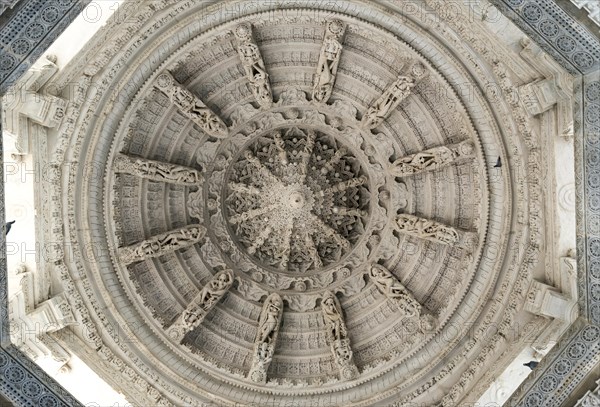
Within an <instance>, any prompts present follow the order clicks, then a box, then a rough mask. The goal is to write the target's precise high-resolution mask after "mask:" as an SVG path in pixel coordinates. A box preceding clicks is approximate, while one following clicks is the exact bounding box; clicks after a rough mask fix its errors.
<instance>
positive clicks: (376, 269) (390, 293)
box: [369, 264, 422, 317]
mask: <svg viewBox="0 0 600 407" xmlns="http://www.w3.org/2000/svg"><path fill="white" fill-rule="evenodd" d="M369 276H370V278H371V281H373V283H374V284H375V286H376V287H377V289H378V290H379V291H380V292H381V293H382V294H384V295H385V296H386V297H387V298H389V299H391V300H393V301H395V302H396V304H397V305H398V307H399V308H400V309H401V310H402V311H403V313H404V315H405V316H407V317H417V316H419V315H420V313H421V308H422V307H421V304H419V302H418V301H417V300H415V298H414V297H413V296H412V294H411V293H410V292H409V291H408V290H407V289H406V288H405V287H404V286H403V285H402V284H401V283H400V282H399V281H398V280H397V279H396V278H395V277H394V276H393V274H392V273H390V272H389V270H387V269H386V268H385V267H383V266H381V265H379V264H373V265H372V266H371V268H370V270H369Z"/></svg>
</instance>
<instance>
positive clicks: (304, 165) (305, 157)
mask: <svg viewBox="0 0 600 407" xmlns="http://www.w3.org/2000/svg"><path fill="white" fill-rule="evenodd" d="M316 138H317V133H316V132H315V131H314V130H308V135H307V137H306V145H305V146H304V152H303V153H302V162H301V163H300V171H301V182H304V180H305V178H306V174H307V173H308V164H309V162H310V157H311V155H312V152H313V148H314V147H315V140H316Z"/></svg>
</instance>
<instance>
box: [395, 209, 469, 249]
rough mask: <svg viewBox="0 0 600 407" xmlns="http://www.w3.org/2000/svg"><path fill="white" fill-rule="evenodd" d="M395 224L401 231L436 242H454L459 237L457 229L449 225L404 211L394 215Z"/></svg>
mask: <svg viewBox="0 0 600 407" xmlns="http://www.w3.org/2000/svg"><path fill="white" fill-rule="evenodd" d="M396 226H397V228H398V230H399V231H400V232H402V233H406V234H409V235H412V236H416V237H419V238H421V239H427V240H430V241H432V242H436V243H441V244H456V243H458V241H459V239H460V236H459V234H458V231H457V230H456V229H454V228H452V227H450V226H446V225H443V224H441V223H438V222H435V221H433V220H429V219H423V218H419V217H417V216H413V215H408V214H405V213H402V214H399V215H398V216H397V217H396Z"/></svg>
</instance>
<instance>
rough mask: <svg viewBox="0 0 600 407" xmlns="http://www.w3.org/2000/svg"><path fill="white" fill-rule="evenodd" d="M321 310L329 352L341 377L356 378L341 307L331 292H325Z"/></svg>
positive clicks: (346, 378)
mask: <svg viewBox="0 0 600 407" xmlns="http://www.w3.org/2000/svg"><path fill="white" fill-rule="evenodd" d="M321 311H322V313H323V320H324V321H325V327H326V330H327V341H328V342H329V345H330V346H331V353H332V355H333V358H334V359H335V361H336V364H337V366H338V368H339V370H340V376H341V378H342V379H345V380H351V379H354V378H356V377H357V376H358V369H357V368H356V365H355V364H354V360H353V356H352V349H351V347H350V340H349V339H348V331H347V329H346V324H345V323H344V318H343V316H342V307H341V306H340V303H339V301H338V300H337V298H336V297H335V295H334V294H333V293H331V292H329V291H327V292H325V294H324V295H323V298H322V302H321Z"/></svg>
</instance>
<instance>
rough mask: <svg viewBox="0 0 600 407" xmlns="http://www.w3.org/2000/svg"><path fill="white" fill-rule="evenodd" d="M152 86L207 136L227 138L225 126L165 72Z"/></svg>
mask: <svg viewBox="0 0 600 407" xmlns="http://www.w3.org/2000/svg"><path fill="white" fill-rule="evenodd" d="M154 86H155V87H156V88H158V89H160V90H161V91H162V92H163V93H164V94H165V95H167V96H168V97H169V99H170V100H171V102H172V103H173V104H174V105H175V106H177V108H178V109H179V110H180V111H181V112H182V113H183V114H184V115H186V116H187V117H188V118H190V119H191V120H192V121H193V122H194V123H196V124H197V125H198V126H200V128H201V129H202V130H204V131H205V132H206V133H207V134H209V135H211V136H213V137H216V138H225V137H227V136H228V130H227V126H226V125H225V123H224V122H223V120H221V118H220V117H219V116H217V115H216V114H215V113H214V112H213V111H212V110H210V109H209V108H208V107H207V106H206V105H205V104H204V102H202V101H201V100H200V99H199V98H198V97H197V96H195V95H194V94H193V93H192V92H190V91H189V90H187V89H186V88H184V87H183V86H182V85H181V84H180V83H179V82H177V81H176V80H175V78H174V77H173V75H171V74H170V73H169V72H167V71H165V72H163V73H161V74H160V75H159V76H158V77H157V78H156V82H154Z"/></svg>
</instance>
